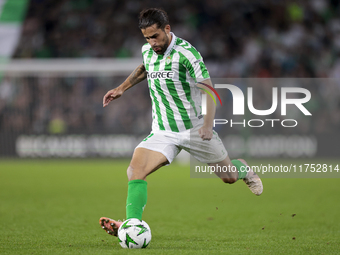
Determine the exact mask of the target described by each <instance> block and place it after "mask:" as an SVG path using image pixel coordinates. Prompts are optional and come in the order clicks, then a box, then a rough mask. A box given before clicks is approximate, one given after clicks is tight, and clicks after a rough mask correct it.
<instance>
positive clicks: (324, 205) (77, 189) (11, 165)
mask: <svg viewBox="0 0 340 255" xmlns="http://www.w3.org/2000/svg"><path fill="white" fill-rule="evenodd" d="M306 161H307V160H306ZM308 161H310V160H308ZM336 161H339V160H327V163H328V164H330V163H339V162H336ZM259 162H261V161H259V160H257V161H253V162H250V163H253V164H257V163H259ZM267 162H269V161H267ZM270 162H271V163H272V164H281V163H282V162H284V163H286V164H288V162H289V161H288V160H287V159H286V160H276V161H275V160H271V161H270ZM127 165H128V161H122V160H89V159H84V160H64V161H62V160H1V162H0V219H1V220H0V254H142V253H143V254H176V255H178V254H339V253H340V220H339V218H340V217H339V216H340V201H339V200H340V178H338V179H335V178H333V179H315V178H312V179H269V178H267V179H263V183H264V193H263V194H262V195H261V196H259V197H257V196H255V195H253V194H252V193H251V192H250V191H249V190H248V188H247V187H246V185H245V184H244V183H243V182H242V181H239V182H237V183H235V184H233V185H228V184H224V183H222V182H221V181H220V180H218V179H194V178H190V172H189V167H188V166H181V165H178V164H176V163H174V164H172V165H170V166H168V167H164V168H161V169H160V170H158V171H157V172H156V173H154V174H152V175H151V176H149V177H148V179H147V181H148V203H147V206H146V209H145V211H144V215H143V219H144V220H145V221H146V222H147V223H148V224H149V225H150V227H151V230H152V241H151V243H150V245H149V247H148V248H147V249H143V250H124V249H122V248H121V247H120V245H119V243H118V241H117V239H116V238H114V237H112V236H109V235H107V234H106V233H105V232H104V231H103V230H102V229H101V228H100V226H99V223H98V220H99V218H100V217H101V216H106V217H112V218H114V219H121V220H122V219H124V217H125V200H126V192H127V178H126V167H127Z"/></svg>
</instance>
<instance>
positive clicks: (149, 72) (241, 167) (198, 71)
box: [99, 8, 263, 236]
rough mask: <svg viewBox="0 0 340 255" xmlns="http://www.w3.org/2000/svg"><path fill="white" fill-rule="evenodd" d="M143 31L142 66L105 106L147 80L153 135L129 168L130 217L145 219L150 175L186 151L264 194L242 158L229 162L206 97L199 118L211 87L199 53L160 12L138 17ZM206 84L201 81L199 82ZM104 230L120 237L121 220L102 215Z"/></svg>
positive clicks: (146, 12)
mask: <svg viewBox="0 0 340 255" xmlns="http://www.w3.org/2000/svg"><path fill="white" fill-rule="evenodd" d="M139 28H140V29H141V31H142V34H143V36H144V38H145V39H146V41H147V43H146V44H144V45H143V47H142V54H143V64H141V65H139V66H138V67H137V68H136V69H135V70H134V71H133V72H132V73H131V74H130V76H129V77H128V78H127V79H126V80H125V81H124V82H123V83H122V84H121V85H120V86H118V87H117V88H115V89H112V90H110V91H108V92H107V93H106V94H105V96H104V98H103V107H106V106H107V105H108V104H109V103H110V102H111V101H112V100H115V99H117V98H119V97H121V96H122V95H123V93H124V92H125V91H126V90H128V89H129V88H131V87H133V86H134V85H136V84H138V83H139V82H141V81H143V80H145V79H147V80H148V84H149V89H150V97H151V101H152V117H153V122H152V132H151V134H150V135H149V136H148V137H146V138H145V139H144V140H143V141H142V142H141V143H140V144H139V145H138V146H137V147H136V149H135V151H134V153H133V156H132V160H131V162H130V165H129V167H128V169H127V176H128V180H129V182H128V195H127V201H126V219H130V218H137V219H140V220H141V219H142V213H143V210H144V207H145V205H146V200H147V182H146V177H147V176H148V175H149V174H151V173H152V172H154V171H156V170H157V169H159V168H160V167H162V166H164V165H167V164H170V163H171V162H172V160H173V159H174V158H175V157H176V156H177V154H178V153H179V152H180V151H181V150H182V149H184V150H186V151H188V152H189V153H190V154H191V155H192V156H193V157H195V158H196V159H198V160H199V161H201V162H203V163H207V164H208V165H210V166H215V169H217V168H216V167H217V166H220V167H227V168H225V169H233V170H234V171H232V170H230V171H227V172H222V171H221V172H215V173H216V174H217V175H218V177H220V178H221V179H222V181H223V182H225V183H230V184H231V183H234V182H236V181H237V180H239V179H242V180H243V181H244V182H245V183H246V184H247V186H248V187H249V189H250V190H251V191H252V192H253V193H254V194H256V195H260V194H261V193H262V190H263V186H262V182H261V180H260V178H259V177H258V176H257V175H256V174H255V173H254V172H253V171H252V170H251V169H250V168H249V166H248V165H247V163H246V161H244V160H243V159H239V160H232V161H231V160H230V159H229V157H228V154H227V151H226V149H225V148H224V146H223V143H222V142H221V140H220V139H219V137H218V134H217V133H216V132H215V131H214V130H213V120H214V117H215V104H214V102H213V99H212V98H210V97H207V106H206V115H205V116H204V117H203V116H202V115H201V92H200V89H199V88H198V87H199V86H201V87H205V88H206V87H207V86H205V85H202V83H204V84H206V85H210V86H211V81H210V77H209V73H208V71H207V69H206V67H205V65H204V62H203V59H202V57H201V55H200V53H199V52H198V51H197V50H196V49H195V48H194V47H193V46H192V45H191V44H190V43H188V42H187V41H185V40H183V39H181V38H179V37H176V36H175V34H173V33H172V32H171V29H170V25H169V20H168V16H167V14H166V12H165V11H163V10H161V9H156V8H152V9H146V10H143V11H142V12H141V13H140V16H139ZM200 81H202V83H200ZM99 223H100V225H101V226H102V228H103V229H104V230H105V231H106V232H107V233H108V234H111V235H114V236H117V231H118V228H119V227H120V225H121V224H122V222H120V221H115V220H112V219H110V218H106V217H102V218H100V220H99Z"/></svg>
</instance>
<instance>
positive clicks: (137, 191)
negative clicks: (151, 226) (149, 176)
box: [126, 180, 147, 220]
mask: <svg viewBox="0 0 340 255" xmlns="http://www.w3.org/2000/svg"><path fill="white" fill-rule="evenodd" d="M146 200H147V182H146V181H144V180H132V181H129V183H128V195H127V199H126V219H131V218H137V219H139V220H142V214H143V211H144V207H145V205H146Z"/></svg>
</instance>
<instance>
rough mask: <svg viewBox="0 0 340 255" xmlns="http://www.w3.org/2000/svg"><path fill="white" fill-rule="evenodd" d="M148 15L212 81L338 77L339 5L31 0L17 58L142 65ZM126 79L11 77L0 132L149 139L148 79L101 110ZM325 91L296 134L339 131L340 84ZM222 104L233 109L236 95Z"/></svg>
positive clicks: (263, 98) (262, 96)
mask: <svg viewBox="0 0 340 255" xmlns="http://www.w3.org/2000/svg"><path fill="white" fill-rule="evenodd" d="M146 7H162V8H163V9H164V10H166V11H167V13H168V15H169V19H170V25H171V28H172V31H173V32H174V33H175V34H176V35H177V36H179V37H182V38H184V39H186V40H188V41H189V42H191V43H192V44H193V45H194V46H195V47H196V48H197V49H198V50H199V51H200V52H201V54H202V56H203V58H204V60H205V63H206V65H207V67H208V69H209V72H210V75H211V77H221V78H223V77H224V78H227V77H228V78H230V77H233V78H246V77H253V78H279V77H281V78H282V77H296V78H303V77H308V78H340V58H339V56H340V2H339V1H338V0H308V1H307V0H296V1H288V0H287V1H284V0H253V1H246V0H237V1H236V0H229V1H223V0H209V1H203V0H201V1H198V0H173V1H165V0H159V1H157V3H154V1H151V0H142V1H137V0H127V1H119V0H59V1H55V0H31V1H30V5H29V8H28V12H27V16H26V19H25V21H24V23H23V30H22V35H21V38H20V41H19V44H18V47H17V49H16V51H15V54H14V58H20V59H37V58H111V57H114V58H130V57H137V58H141V52H140V50H141V46H142V45H143V44H144V43H145V40H144V39H143V36H142V34H141V32H140V30H139V28H138V14H139V12H140V11H141V10H142V9H143V8H146ZM124 78H125V77H109V76H98V77H72V76H71V77H57V76H55V77H54V76H46V77H33V76H32V77H9V76H5V77H3V79H2V83H1V84H0V132H2V131H9V130H12V131H15V132H25V133H36V134H40V133H52V134H60V133H66V132H67V133H77V132H81V133H84V132H91V133H93V132H101V133H103V132H104V133H105V132H106V133H136V134H147V133H148V132H149V131H150V128H151V103H150V99H149V95H148V88H147V83H146V82H145V81H144V82H143V83H142V84H140V85H138V86H136V87H134V88H133V89H131V90H129V91H128V92H127V95H126V96H125V100H117V101H116V102H115V103H114V104H112V105H109V106H108V107H107V108H105V109H103V108H102V97H103V95H104V94H105V93H106V91H107V90H108V89H111V88H113V87H115V86H117V85H119V84H120V82H122V81H123V80H124ZM326 83H327V84H326V85H324V86H322V85H320V84H318V85H315V86H313V85H310V86H309V88H310V90H311V92H312V99H311V100H310V102H309V103H308V104H309V105H308V107H309V108H310V109H312V111H314V115H313V118H309V119H308V118H302V116H300V115H299V113H296V114H297V115H296V116H297V118H298V119H299V120H300V119H301V122H299V125H298V128H296V129H293V131H294V132H295V133H309V132H315V133H320V134H323V133H329V132H337V131H338V130H339V128H340V114H339V112H340V111H339V109H340V85H339V83H337V82H335V83H332V82H329V81H327V82H326ZM274 85H275V84H274ZM270 86H273V83H272V85H270ZM270 86H267V85H266V84H261V83H260V84H258V85H257V87H256V90H255V89H254V90H255V91H254V92H256V91H257V93H254V105H255V106H256V107H258V108H259V109H260V108H261V107H263V108H262V109H269V108H270V106H271V102H272V101H271V95H270V93H271V87H270ZM296 86H298V85H296ZM241 87H242V86H241ZM268 93H269V95H268ZM222 94H223V93H222ZM223 96H224V97H225V99H223V100H224V101H223V102H229V103H227V104H228V107H231V102H232V100H231V98H230V94H223ZM220 112H221V109H220V108H219V109H218V111H217V114H220ZM278 113H279V111H278ZM230 114H231V111H230ZM275 114H276V113H275ZM275 114H274V115H275ZM274 115H273V116H271V117H278V116H274ZM222 118H226V119H227V118H229V119H230V118H232V116H231V115H228V116H222ZM272 130H273V129H270V128H268V129H266V128H264V129H259V130H255V131H253V129H252V132H263V131H265V132H271V131H272ZM293 131H291V130H289V129H282V132H293ZM231 132H233V131H231Z"/></svg>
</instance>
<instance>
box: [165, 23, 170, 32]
mask: <svg viewBox="0 0 340 255" xmlns="http://www.w3.org/2000/svg"><path fill="white" fill-rule="evenodd" d="M164 31H165V33H166V34H170V31H171V27H170V25H169V24H168V25H166V26H165V27H164Z"/></svg>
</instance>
